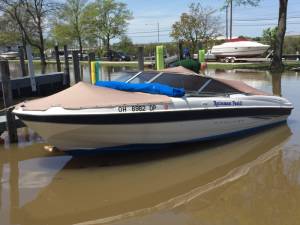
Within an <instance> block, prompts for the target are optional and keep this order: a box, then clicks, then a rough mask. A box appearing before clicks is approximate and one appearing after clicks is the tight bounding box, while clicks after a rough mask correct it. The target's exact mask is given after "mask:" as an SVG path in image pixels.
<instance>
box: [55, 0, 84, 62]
mask: <svg viewBox="0 0 300 225" xmlns="http://www.w3.org/2000/svg"><path fill="white" fill-rule="evenodd" d="M86 5H87V0H67V1H66V3H65V4H64V5H63V7H62V9H61V10H60V12H59V18H57V19H56V20H55V22H54V25H53V28H52V31H53V34H54V35H53V36H54V38H55V39H56V40H58V41H61V42H62V43H63V44H67V43H70V42H73V41H74V40H75V41H76V42H77V43H78V46H79V52H80V58H81V59H82V45H83V40H84V37H85V36H86V32H85V28H86V26H87V22H88V21H87V20H86V19H85V14H86V13H87V12H86Z"/></svg>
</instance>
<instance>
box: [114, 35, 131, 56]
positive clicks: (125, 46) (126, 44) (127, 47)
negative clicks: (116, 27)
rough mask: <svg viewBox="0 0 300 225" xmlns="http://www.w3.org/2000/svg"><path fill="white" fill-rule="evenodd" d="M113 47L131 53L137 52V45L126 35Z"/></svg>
mask: <svg viewBox="0 0 300 225" xmlns="http://www.w3.org/2000/svg"><path fill="white" fill-rule="evenodd" d="M113 48H114V49H115V50H117V51H122V52H125V53H127V54H129V55H135V54H136V47H134V45H133V42H132V40H131V39H130V38H129V37H128V36H126V35H123V36H121V38H120V41H119V42H118V43H115V44H114V45H113Z"/></svg>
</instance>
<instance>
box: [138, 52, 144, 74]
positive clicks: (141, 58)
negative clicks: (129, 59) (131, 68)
mask: <svg viewBox="0 0 300 225" xmlns="http://www.w3.org/2000/svg"><path fill="white" fill-rule="evenodd" d="M138 63H139V71H144V47H143V46H140V47H138Z"/></svg>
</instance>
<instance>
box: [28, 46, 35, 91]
mask: <svg viewBox="0 0 300 225" xmlns="http://www.w3.org/2000/svg"><path fill="white" fill-rule="evenodd" d="M26 52H27V59H28V74H29V76H30V83H31V90H32V91H33V92H35V91H36V83H35V77H34V67H33V57H32V48H31V46H30V45H27V46H26Z"/></svg>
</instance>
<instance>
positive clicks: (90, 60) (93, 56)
mask: <svg viewBox="0 0 300 225" xmlns="http://www.w3.org/2000/svg"><path fill="white" fill-rule="evenodd" d="M95 59H96V57H95V53H94V52H90V53H89V72H90V78H91V83H92V62H93V61H95Z"/></svg>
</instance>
